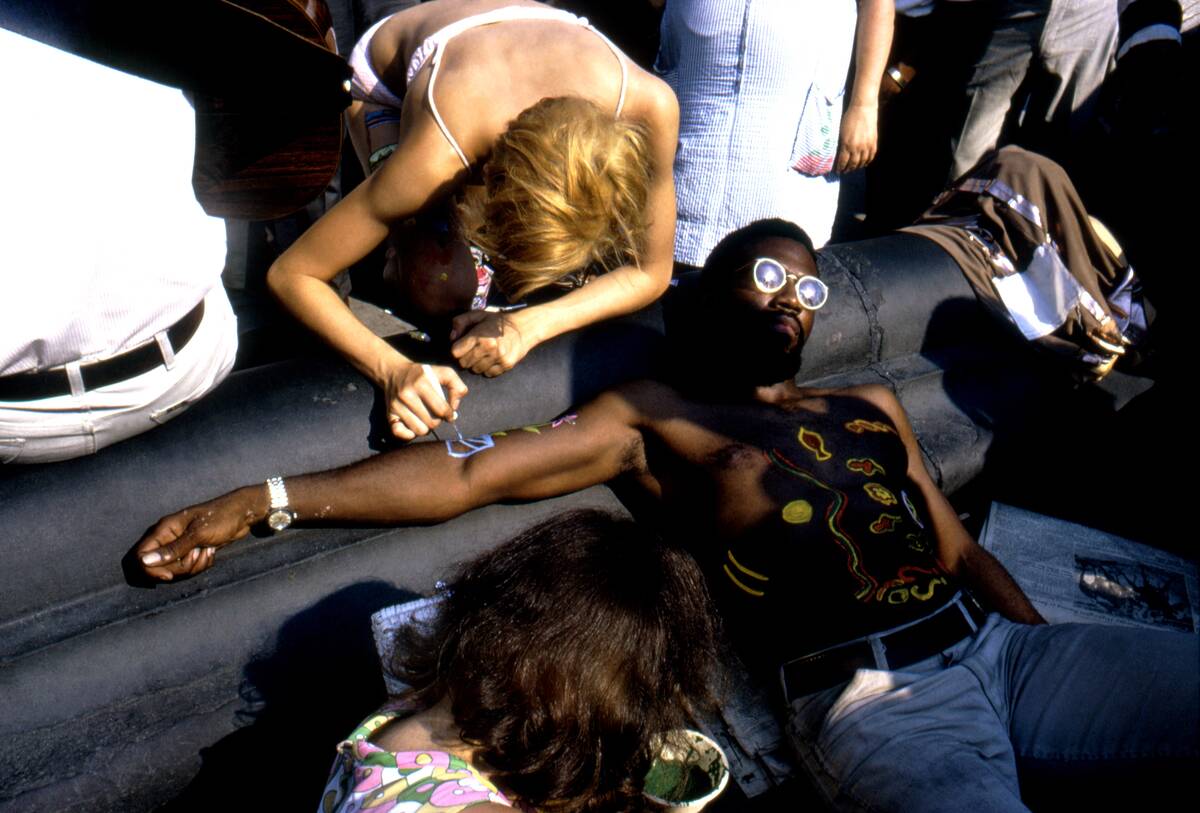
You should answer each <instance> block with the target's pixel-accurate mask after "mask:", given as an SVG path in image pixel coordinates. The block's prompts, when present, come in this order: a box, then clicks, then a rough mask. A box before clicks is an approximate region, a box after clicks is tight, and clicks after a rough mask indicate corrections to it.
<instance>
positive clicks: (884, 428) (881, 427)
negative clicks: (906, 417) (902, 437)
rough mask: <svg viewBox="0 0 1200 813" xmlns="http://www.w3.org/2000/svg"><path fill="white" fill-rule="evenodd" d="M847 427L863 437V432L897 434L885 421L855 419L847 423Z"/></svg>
mask: <svg viewBox="0 0 1200 813" xmlns="http://www.w3.org/2000/svg"><path fill="white" fill-rule="evenodd" d="M845 426H846V428H847V429H849V430H850V431H851V432H853V433H854V434H856V435H861V434H862V433H863V432H891V433H892V434H893V435H894V434H896V430H895V428H894V427H893V426H892V425H891V424H887V423H884V422H883V421H868V420H865V419H863V418H855V419H854V420H852V421H846V424H845Z"/></svg>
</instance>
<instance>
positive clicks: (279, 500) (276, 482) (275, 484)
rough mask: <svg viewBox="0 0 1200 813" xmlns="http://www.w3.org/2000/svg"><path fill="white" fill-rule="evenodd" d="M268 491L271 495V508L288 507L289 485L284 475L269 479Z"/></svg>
mask: <svg viewBox="0 0 1200 813" xmlns="http://www.w3.org/2000/svg"><path fill="white" fill-rule="evenodd" d="M267 492H268V493H269V494H270V496H271V510H272V511H275V510H277V509H280V508H287V507H288V493H287V486H285V485H284V484H283V478H282V477H271V478H269V479H268V480H267Z"/></svg>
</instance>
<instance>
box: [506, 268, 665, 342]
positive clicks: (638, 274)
mask: <svg viewBox="0 0 1200 813" xmlns="http://www.w3.org/2000/svg"><path fill="white" fill-rule="evenodd" d="M670 279H671V275H670V268H669V267H668V268H667V269H666V272H665V273H660V274H652V273H650V272H647V271H644V270H642V269H641V268H638V267H637V266H632V265H625V266H621V267H619V268H615V269H613V270H612V271H610V272H608V273H607V274H602V275H600V276H598V277H596V278H595V279H593V280H591V281H590V282H589V283H588V284H587V285H585V286H584V287H583V288H580V289H578V290H575V291H571V292H570V293H569V294H567V295H565V296H563V297H560V298H558V299H556V300H553V301H551V302H547V303H545V304H542V305H536V306H534V307H531V308H528V309H526V310H523V311H518V312H516V313H514V314H512V315H513V316H514V317H516V320H517V321H518V323H519V324H520V327H521V331H522V333H523V334H524V335H526V336H528V337H529V338H530V340H532V342H533V343H534V344H541V343H542V342H544V341H547V340H548V339H552V338H554V337H555V336H559V335H561V334H563V333H569V332H570V331H572V330H577V329H578V328H581V327H585V326H587V325H591V324H594V323H596V322H600V321H603V320H605V319H610V318H612V317H615V316H623V315H625V314H627V313H632V312H633V311H636V310H640V309H641V308H644V307H645V306H647V305H649V304H650V303H651V302H653V301H654V300H656V299H658V298H659V297H660V296H662V294H663V292H664V291H666V289H667V284H668V283H669V282H670Z"/></svg>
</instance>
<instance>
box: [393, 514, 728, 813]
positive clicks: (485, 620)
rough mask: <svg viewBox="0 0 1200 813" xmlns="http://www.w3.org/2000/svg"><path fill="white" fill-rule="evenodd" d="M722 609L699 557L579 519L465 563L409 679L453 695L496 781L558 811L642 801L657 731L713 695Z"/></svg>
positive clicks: (424, 696) (608, 520) (458, 715)
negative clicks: (710, 590) (713, 600)
mask: <svg viewBox="0 0 1200 813" xmlns="http://www.w3.org/2000/svg"><path fill="white" fill-rule="evenodd" d="M716 626H717V621H716V616H715V614H714V611H713V609H712V606H711V604H710V602H709V599H708V594H707V591H706V589H705V585H704V580H703V576H702V575H701V573H700V571H699V569H698V567H697V566H696V563H695V562H694V561H693V560H692V558H691V556H690V555H689V554H687V553H686V552H685V551H683V550H680V549H678V548H676V547H673V546H671V545H668V544H665V543H663V542H662V541H660V540H659V539H658V538H657V537H655V536H654V535H653V534H650V533H648V532H646V531H645V530H643V529H642V528H640V527H639V526H638V525H636V524H634V523H633V522H632V521H630V520H624V519H618V518H614V517H612V516H610V515H608V514H604V513H602V512H599V511H579V512H573V513H570V514H567V515H564V516H562V517H559V518H557V519H554V520H551V521H548V522H545V523H543V524H541V525H538V526H536V527H534V528H531V529H530V530H528V531H526V532H524V533H523V534H521V535H520V536H518V537H517V538H516V539H513V540H512V541H510V542H508V543H506V544H504V545H503V546H501V547H499V548H497V549H496V550H494V551H491V552H490V553H487V554H485V555H483V556H481V557H479V558H478V559H476V560H474V561H473V562H471V563H469V564H467V565H466V566H465V567H464V568H463V569H462V571H461V572H460V574H459V576H458V578H457V580H456V581H455V582H454V584H453V586H452V588H451V591H450V595H449V596H448V597H447V598H446V600H445V601H444V602H443V604H442V606H441V608H440V611H439V615H438V618H437V621H436V622H435V623H434V625H433V626H432V627H431V628H427V629H428V633H426V634H424V635H422V634H421V633H418V632H415V631H409V632H406V633H404V634H403V638H402V640H401V641H400V646H399V647H397V651H398V652H400V653H403V654H402V655H400V656H398V662H397V663H395V664H394V665H393V667H394V670H395V671H396V673H397V674H398V675H399V676H400V677H401V678H403V679H405V680H406V681H407V682H409V683H410V684H411V685H412V686H414V687H415V689H414V693H415V695H416V698H417V699H418V700H419V701H422V702H425V703H431V702H434V701H436V700H437V699H439V698H441V697H443V696H448V697H449V699H450V702H451V707H452V711H453V714H454V718H455V722H456V724H457V725H458V726H459V729H460V733H461V736H462V738H463V740H464V741H466V742H468V743H470V744H473V745H476V746H477V747H478V751H477V755H478V757H479V758H480V759H481V760H483V761H484V762H485V763H486V765H485V766H483V767H485V769H486V770H487V771H488V772H489V773H490V774H491V776H492V778H493V779H495V780H496V781H498V782H499V783H500V784H501V785H503V786H504V787H506V788H508V789H509V790H511V791H512V792H513V793H514V794H516V795H517V796H519V797H520V798H521V799H523V800H525V801H526V802H529V803H531V804H534V805H543V804H546V803H547V802H550V803H553V807H554V809H556V810H568V811H575V810H580V811H583V810H613V809H634V808H636V807H637V806H638V805H639V803H640V791H641V779H642V777H643V776H644V775H645V772H646V770H647V769H648V768H649V765H650V761H651V756H652V755H651V748H652V742H653V740H654V738H655V737H656V736H658V735H660V734H661V733H663V732H665V731H669V730H671V729H673V728H678V727H681V726H683V725H685V724H686V723H687V722H688V721H689V719H690V716H691V712H693V711H694V710H695V706H696V704H699V703H707V702H708V700H709V698H710V697H711V693H710V689H711V680H712V675H713V670H714V668H715V664H716V636H717V633H716Z"/></svg>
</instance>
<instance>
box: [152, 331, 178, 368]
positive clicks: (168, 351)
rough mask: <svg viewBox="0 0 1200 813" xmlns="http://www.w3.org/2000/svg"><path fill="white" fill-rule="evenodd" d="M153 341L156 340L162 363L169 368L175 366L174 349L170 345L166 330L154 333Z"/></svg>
mask: <svg viewBox="0 0 1200 813" xmlns="http://www.w3.org/2000/svg"><path fill="white" fill-rule="evenodd" d="M154 341H156V342H158V352H160V353H162V358H163V364H165V365H166V367H167V369H168V370H170V369H171V368H172V367H174V366H175V349H174V348H172V347H171V339H170V337H168V336H167V331H165V330H160V331H159V332H158V333H155V334H154Z"/></svg>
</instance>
